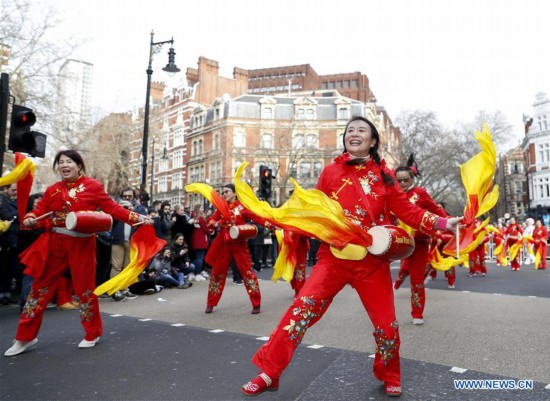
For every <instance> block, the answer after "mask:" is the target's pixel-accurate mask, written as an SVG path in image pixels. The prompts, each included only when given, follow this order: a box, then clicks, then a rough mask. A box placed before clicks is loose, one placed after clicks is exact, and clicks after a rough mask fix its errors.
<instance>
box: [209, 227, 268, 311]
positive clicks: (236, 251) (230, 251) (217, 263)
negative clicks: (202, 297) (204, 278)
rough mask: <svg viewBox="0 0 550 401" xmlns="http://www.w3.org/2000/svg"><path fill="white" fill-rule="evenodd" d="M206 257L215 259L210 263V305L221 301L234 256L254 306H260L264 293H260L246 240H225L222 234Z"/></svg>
mask: <svg viewBox="0 0 550 401" xmlns="http://www.w3.org/2000/svg"><path fill="white" fill-rule="evenodd" d="M211 252H212V253H211ZM206 258H207V261H213V263H210V264H211V265H212V274H211V275H210V282H209V284H208V298H207V300H206V304H207V305H208V306H216V305H218V302H220V298H221V297H222V294H223V289H224V288H225V281H226V279H227V272H228V268H229V264H230V263H231V259H232V258H233V260H234V261H235V264H236V265H237V269H239V273H241V276H242V278H243V281H244V286H245V288H246V292H248V296H249V297H250V302H251V303H252V306H253V307H256V306H260V304H261V302H262V294H261V293H260V285H259V284H258V277H257V276H256V273H254V270H253V269H252V265H251V263H250V253H249V252H248V246H247V244H246V241H231V240H225V239H224V238H223V236H222V235H220V236H218V237H216V239H215V240H214V243H213V244H212V246H211V247H210V249H209V251H208V254H207V256H206Z"/></svg>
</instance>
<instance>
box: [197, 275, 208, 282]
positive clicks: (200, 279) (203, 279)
mask: <svg viewBox="0 0 550 401" xmlns="http://www.w3.org/2000/svg"><path fill="white" fill-rule="evenodd" d="M195 281H206V279H205V278H204V277H203V276H202V275H201V274H197V275H196V276H195Z"/></svg>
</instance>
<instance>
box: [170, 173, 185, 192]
mask: <svg viewBox="0 0 550 401" xmlns="http://www.w3.org/2000/svg"><path fill="white" fill-rule="evenodd" d="M182 188H183V174H182V173H176V174H173V175H172V189H182Z"/></svg>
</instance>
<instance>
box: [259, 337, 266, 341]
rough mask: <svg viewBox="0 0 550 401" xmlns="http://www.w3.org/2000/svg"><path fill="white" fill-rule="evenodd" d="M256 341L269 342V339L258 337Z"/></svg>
mask: <svg viewBox="0 0 550 401" xmlns="http://www.w3.org/2000/svg"><path fill="white" fill-rule="evenodd" d="M256 340H260V341H267V340H269V337H258V338H256Z"/></svg>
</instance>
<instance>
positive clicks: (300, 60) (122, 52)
mask: <svg viewBox="0 0 550 401" xmlns="http://www.w3.org/2000/svg"><path fill="white" fill-rule="evenodd" d="M35 1H39V0H35ZM48 1H52V2H54V4H56V7H58V8H59V9H60V10H61V11H62V14H63V15H64V17H65V18H66V22H65V23H64V24H63V26H62V27H63V30H62V32H63V34H64V35H76V36H78V37H81V38H83V39H88V40H89V43H88V45H85V46H83V47H82V48H81V49H80V50H79V52H78V57H80V58H81V59H83V60H85V61H88V62H91V63H93V64H94V88H93V93H94V95H93V103H94V106H95V107H101V109H102V110H103V111H105V112H110V111H127V110H131V109H133V108H134V107H138V106H142V105H143V103H144V101H145V89H146V73H145V70H146V68H147V63H148V57H149V40H150V32H151V30H152V29H154V31H155V41H164V40H169V39H170V38H171V37H172V36H173V37H174V41H175V43H174V47H175V50H176V53H177V55H176V63H177V65H178V66H179V67H180V68H181V69H182V71H183V72H184V71H185V69H186V68H187V67H194V68H195V67H196V66H197V61H198V58H199V56H204V57H207V58H210V59H213V60H216V61H218V62H219V65H220V73H221V75H223V76H227V77H230V76H231V74H232V70H233V67H241V68H245V69H256V68H267V67H275V66H285V65H296V64H311V66H312V67H313V68H314V69H315V70H316V71H317V73H318V74H333V73H339V72H353V71H361V72H362V73H364V74H366V75H367V76H368V77H369V80H370V84H371V88H372V90H373V91H374V93H375V95H376V97H377V100H378V103H379V104H380V105H383V106H384V107H385V108H386V110H387V111H388V113H389V114H390V116H391V117H392V118H394V119H395V117H396V116H397V115H398V114H399V113H400V112H401V111H404V110H415V109H423V110H433V111H435V112H436V113H437V115H438V117H439V119H440V120H441V121H442V122H443V123H444V124H445V125H447V126H452V125H454V123H455V122H457V121H471V120H473V118H474V116H475V115H476V113H477V111H479V110H487V111H490V112H494V111H497V110H500V111H502V112H503V113H504V114H505V115H506V117H507V119H508V122H509V123H511V124H513V125H514V126H515V131H516V135H517V138H518V140H519V138H520V137H521V136H522V135H523V132H522V115H523V114H524V113H525V114H531V113H532V104H533V101H534V99H535V94H536V93H537V92H541V91H542V92H546V93H548V94H550V46H549V43H550V2H549V1H546V0H523V1H521V2H520V1H517V0H498V1H492V0H460V1H456V0H396V1H389V0H388V1H371V0H351V1H348V0H315V1H305V0H291V1H289V0H275V1H270V2H268V1H261V0H195V1H185V0H178V1H176V0H171V1H169V0H156V1H150V0H149V1H144V0H94V1H88V0H86V1H84V0H48ZM168 48H169V46H166V45H165V46H164V47H163V49H162V51H161V53H159V54H157V55H156V56H155V57H154V65H153V69H154V73H153V80H156V81H163V80H164V81H166V80H167V79H168V77H167V76H166V74H165V73H164V72H163V71H162V70H161V68H162V67H163V66H164V65H165V64H166V63H167V55H166V53H167V51H168ZM178 75H180V78H184V77H185V75H184V73H180V74H178ZM174 79H175V78H174Z"/></svg>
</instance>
